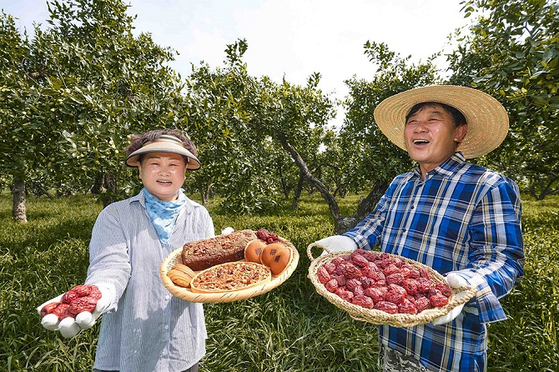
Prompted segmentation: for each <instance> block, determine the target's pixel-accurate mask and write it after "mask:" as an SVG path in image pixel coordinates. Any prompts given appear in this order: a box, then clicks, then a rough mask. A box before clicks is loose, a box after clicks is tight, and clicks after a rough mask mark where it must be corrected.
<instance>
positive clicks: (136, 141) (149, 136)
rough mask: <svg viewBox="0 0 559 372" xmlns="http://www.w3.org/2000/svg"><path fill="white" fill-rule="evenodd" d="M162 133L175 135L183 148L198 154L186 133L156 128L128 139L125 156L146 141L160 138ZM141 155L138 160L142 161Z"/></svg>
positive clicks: (195, 154)
mask: <svg viewBox="0 0 559 372" xmlns="http://www.w3.org/2000/svg"><path fill="white" fill-rule="evenodd" d="M162 135H170V136H173V137H177V138H178V139H180V140H181V141H182V145H183V146H184V148H185V149H187V150H188V151H190V152H191V153H192V154H193V155H194V156H197V155H198V153H197V151H196V146H194V143H193V142H192V141H191V140H190V138H189V137H188V136H187V135H184V134H182V133H181V132H179V131H177V130H174V129H158V130H153V131H150V132H146V133H144V134H141V135H139V136H134V137H132V139H131V140H130V145H128V147H127V148H126V157H128V156H129V155H130V154H132V153H133V152H134V151H136V150H138V149H139V148H141V147H142V146H144V145H145V144H146V143H148V142H152V141H155V140H156V139H158V138H160V137H161V136H162ZM142 157H143V155H140V159H139V160H140V162H141V161H142ZM185 161H186V162H187V163H188V159H187V158H186V156H185Z"/></svg>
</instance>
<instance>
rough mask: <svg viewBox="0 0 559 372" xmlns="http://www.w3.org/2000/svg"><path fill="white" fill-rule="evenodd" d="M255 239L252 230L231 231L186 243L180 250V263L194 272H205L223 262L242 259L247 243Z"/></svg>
mask: <svg viewBox="0 0 559 372" xmlns="http://www.w3.org/2000/svg"><path fill="white" fill-rule="evenodd" d="M255 239H256V234H255V233H254V231H252V230H239V231H233V232H232V233H230V234H227V235H219V236H216V237H214V238H209V239H204V240H198V241H195V242H189V243H186V244H185V245H184V246H183V249H182V254H181V258H182V263H183V264H185V265H186V266H188V267H190V268H191V269H192V270H194V271H199V270H205V269H207V268H209V267H212V266H214V265H219V264H222V263H225V262H233V261H239V260H242V259H243V258H244V251H245V247H246V246H247V244H248V242H250V241H251V240H255Z"/></svg>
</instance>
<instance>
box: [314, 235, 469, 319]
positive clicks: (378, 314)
mask: <svg viewBox="0 0 559 372" xmlns="http://www.w3.org/2000/svg"><path fill="white" fill-rule="evenodd" d="M313 247H320V248H323V249H324V250H325V251H326V252H327V253H328V254H326V255H321V256H319V257H317V258H314V257H313V256H312V253H311V249H312V248H313ZM352 252H353V251H344V252H330V251H329V250H328V249H327V248H326V247H324V246H323V245H320V244H316V243H312V244H310V245H309V246H308V247H307V254H308V256H309V259H310V260H311V263H310V265H309V271H308V278H309V279H310V280H311V282H312V283H313V285H314V287H315V289H316V292H317V293H318V294H319V295H321V296H323V297H325V298H326V299H327V300H328V301H329V302H330V303H332V304H333V305H335V306H336V307H338V308H340V309H342V310H345V311H346V312H347V313H348V314H349V315H350V316H351V317H352V318H354V319H355V320H359V321H363V322H368V323H373V324H379V325H390V326H394V327H413V326H416V325H422V324H426V323H430V322H432V321H433V320H434V319H436V318H438V317H440V316H444V315H447V314H448V313H449V312H450V311H451V310H452V309H454V308H456V307H457V306H460V305H462V304H465V303H466V302H468V301H469V300H470V299H472V298H473V297H474V296H475V294H476V292H477V288H476V287H471V286H467V287H461V288H455V289H454V288H451V291H452V294H451V296H450V297H449V302H448V304H447V305H445V306H442V307H436V308H431V309H427V310H423V311H422V312H420V313H419V314H401V313H397V314H389V313H387V312H384V311H382V310H377V309H366V308H364V307H362V306H359V305H355V304H352V303H350V302H348V301H346V300H344V299H342V298H341V297H339V296H338V295H336V294H334V293H331V292H329V291H328V290H327V289H326V287H325V286H324V284H322V283H321V282H320V281H319V280H318V277H317V274H316V271H317V270H318V267H320V266H321V265H322V264H324V263H327V262H330V261H332V260H333V259H335V258H336V257H339V256H344V255H348V254H351V253H352ZM383 253H384V252H383ZM386 254H388V255H389V256H392V257H397V258H399V259H402V260H403V261H405V262H406V263H409V264H411V265H412V266H415V267H421V268H424V269H427V270H428V271H429V273H430V274H431V278H432V279H433V280H434V281H436V282H444V283H446V279H444V277H443V276H442V275H441V274H440V273H439V272H437V271H436V270H434V269H433V268H431V267H429V266H427V265H425V264H422V263H421V262H418V261H415V260H412V259H410V258H407V257H403V256H400V255H397V254H393V253H386ZM464 291H466V293H465V295H464V296H463V297H460V298H458V297H457V296H456V295H457V294H458V293H460V292H464Z"/></svg>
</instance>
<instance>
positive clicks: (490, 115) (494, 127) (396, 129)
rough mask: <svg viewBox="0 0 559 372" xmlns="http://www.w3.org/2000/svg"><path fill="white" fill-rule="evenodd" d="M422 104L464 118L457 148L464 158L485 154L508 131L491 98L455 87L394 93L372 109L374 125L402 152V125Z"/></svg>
mask: <svg viewBox="0 0 559 372" xmlns="http://www.w3.org/2000/svg"><path fill="white" fill-rule="evenodd" d="M422 102H439V103H444V104H447V105H449V106H452V107H454V108H456V109H457V110H459V111H460V112H461V113H462V114H463V115H464V117H465V118H466V123H467V124H468V133H467V134H466V137H465V138H464V140H463V141H462V143H460V144H459V145H458V151H461V152H462V154H463V155H464V157H465V158H466V159H471V158H476V157H478V156H482V155H485V154H487V153H489V152H491V151H493V150H494V149H496V148H497V147H499V145H500V144H501V142H503V140H504V139H505V137H506V136H507V132H508V130H509V117H508V115H507V112H506V110H505V108H504V107H503V106H502V105H501V104H500V103H499V101H497V100H496V99H495V98H493V97H491V96H490V95H489V94H487V93H484V92H482V91H479V90H476V89H472V88H467V87H461V86H455V85H432V86H427V87H423V88H416V89H411V90H408V91H405V92H402V93H398V94H396V95H394V96H391V97H389V98H387V99H385V100H384V101H382V102H381V103H380V104H379V105H378V106H377V107H376V109H375V112H374V117H375V122H376V123H377V125H378V126H379V128H380V130H381V131H382V132H383V133H384V134H385V135H386V137H388V139H389V140H390V141H392V142H393V143H394V144H396V145H397V146H398V147H400V148H401V149H404V150H406V145H405V142H404V126H405V122H406V115H407V114H408V113H409V111H410V109H411V108H412V107H413V106H414V105H416V104H418V103H422Z"/></svg>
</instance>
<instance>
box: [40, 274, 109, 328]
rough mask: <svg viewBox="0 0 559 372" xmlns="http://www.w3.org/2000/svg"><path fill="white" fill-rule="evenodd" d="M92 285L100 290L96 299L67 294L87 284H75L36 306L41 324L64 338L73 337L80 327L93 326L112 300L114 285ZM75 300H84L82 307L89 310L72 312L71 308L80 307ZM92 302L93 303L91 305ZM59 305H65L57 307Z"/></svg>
mask: <svg viewBox="0 0 559 372" xmlns="http://www.w3.org/2000/svg"><path fill="white" fill-rule="evenodd" d="M93 286H95V287H97V289H98V290H99V292H100V295H101V297H100V298H98V299H95V298H93V297H89V295H84V296H82V297H80V296H79V295H76V294H69V293H70V292H73V291H74V290H75V289H76V288H78V290H77V291H78V292H79V290H80V288H81V287H87V285H86V286H76V287H74V288H72V289H71V290H70V291H68V292H66V293H65V294H61V295H60V296H58V297H55V298H53V299H51V300H48V301H47V302H45V303H43V304H42V305H41V306H39V307H37V312H38V313H39V315H41V316H42V319H41V325H42V326H43V327H44V328H45V329H48V330H49V331H59V332H60V334H61V335H62V336H63V337H65V338H69V337H74V336H75V335H77V334H78V333H79V332H80V331H81V330H82V329H87V328H91V327H93V325H94V324H95V321H96V320H97V318H99V316H100V315H101V314H102V313H103V311H104V310H105V309H106V308H107V307H108V306H109V305H110V304H111V303H112V302H114V300H115V297H116V292H115V287H114V285H112V284H109V283H96V284H94V285H93ZM74 292H75V291H74ZM76 301H82V302H85V303H86V305H87V306H84V307H87V308H88V309H90V310H89V311H88V310H84V311H79V312H77V313H76V312H75V311H74V312H72V311H71V310H75V309H80V306H79V305H77V303H76ZM93 301H95V302H93ZM72 303H75V304H76V305H74V308H72V309H70V306H71V305H72ZM93 304H95V305H94V306H93ZM59 305H65V306H61V307H60V308H59ZM57 308H58V309H57Z"/></svg>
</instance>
